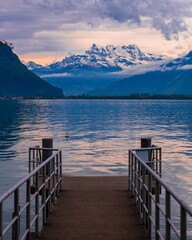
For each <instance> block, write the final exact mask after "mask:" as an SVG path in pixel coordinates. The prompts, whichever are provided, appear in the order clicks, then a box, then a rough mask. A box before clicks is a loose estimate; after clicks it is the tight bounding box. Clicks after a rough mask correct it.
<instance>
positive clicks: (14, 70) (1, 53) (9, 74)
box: [0, 41, 63, 97]
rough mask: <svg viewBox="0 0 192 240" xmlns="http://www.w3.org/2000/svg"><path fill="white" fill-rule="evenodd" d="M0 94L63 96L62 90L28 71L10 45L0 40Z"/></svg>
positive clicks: (10, 95) (12, 95)
mask: <svg viewBox="0 0 192 240" xmlns="http://www.w3.org/2000/svg"><path fill="white" fill-rule="evenodd" d="M0 95H1V96H9V97H63V92H62V90H61V89H59V88H57V87H54V86H52V85H50V84H49V83H47V82H46V81H44V80H43V79H41V78H40V77H38V76H37V75H35V74H34V73H33V72H31V71H29V70H28V69H27V67H26V66H25V65H24V64H22V63H21V62H20V60H19V58H18V57H17V55H16V54H14V53H13V51H12V48H11V46H9V45H7V44H6V43H4V42H2V41H0Z"/></svg>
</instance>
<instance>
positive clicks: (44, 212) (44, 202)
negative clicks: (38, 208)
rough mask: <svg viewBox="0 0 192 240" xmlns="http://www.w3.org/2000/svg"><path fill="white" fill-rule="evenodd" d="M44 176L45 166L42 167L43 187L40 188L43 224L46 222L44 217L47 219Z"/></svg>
mask: <svg viewBox="0 0 192 240" xmlns="http://www.w3.org/2000/svg"><path fill="white" fill-rule="evenodd" d="M45 176H46V166H44V167H43V172H42V178H43V179H42V182H43V184H44V186H43V188H42V205H43V206H44V207H43V213H42V214H43V225H45V223H46V219H47V215H46V214H47V204H46V186H45V180H46V178H45Z"/></svg>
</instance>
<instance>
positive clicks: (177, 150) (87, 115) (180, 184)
mask: <svg viewBox="0 0 192 240" xmlns="http://www.w3.org/2000/svg"><path fill="white" fill-rule="evenodd" d="M0 116H1V118H0V131H1V134H0V141H1V145H0V151H1V154H0V164H1V168H0V174H1V182H5V183H6V184H7V179H6V178H3V177H2V176H3V174H4V172H5V169H6V170H7V169H9V172H10V175H11V176H12V179H11V180H10V181H13V180H14V178H15V176H16V178H19V177H21V176H22V175H24V174H25V173H26V172H27V156H28V155H27V150H28V147H29V146H34V145H38V144H40V143H41V139H42V138H44V137H53V138H54V142H55V146H57V147H58V148H61V149H62V150H63V156H64V158H63V170H64V173H65V174H76V175H103V174H105V175H107V174H108V175H111V174H113V175H124V174H127V149H128V148H135V147H138V146H139V139H140V138H141V137H146V136H147V137H152V138H153V143H154V144H156V145H158V146H161V147H162V148H163V177H164V178H165V179H166V181H167V182H169V183H170V184H171V185H172V186H173V187H174V188H175V189H176V191H180V193H181V195H186V194H187V193H188V194H187V199H188V201H189V202H190V201H191V196H192V190H191V188H190V186H191V170H192V161H191V158H192V146H191V143H192V122H191V119H192V102H191V101H123V100H121V101H120V100H119V101H111V100H94V101H86V100H81V101H80V100H79V101H78V100H77V101H75V100H67V101H66V100H25V101H24V100H23V101H22V100H20V101H10V100H8V101H3V100H1V101H0ZM67 133H68V134H69V136H70V138H69V140H68V141H67V140H66V138H65V136H66V134H67ZM8 160H9V161H10V162H11V161H12V162H13V161H14V166H13V165H12V164H10V163H9V161H8ZM3 188H4V187H3Z"/></svg>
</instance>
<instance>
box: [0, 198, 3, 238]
mask: <svg viewBox="0 0 192 240" xmlns="http://www.w3.org/2000/svg"><path fill="white" fill-rule="evenodd" d="M2 239H3V203H2V202H1V203H0V240H2Z"/></svg>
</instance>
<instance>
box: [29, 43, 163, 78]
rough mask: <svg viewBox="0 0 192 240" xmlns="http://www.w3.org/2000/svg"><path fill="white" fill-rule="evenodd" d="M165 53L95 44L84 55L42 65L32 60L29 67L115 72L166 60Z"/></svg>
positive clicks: (34, 69)
mask: <svg viewBox="0 0 192 240" xmlns="http://www.w3.org/2000/svg"><path fill="white" fill-rule="evenodd" d="M166 58H167V57H166V56H163V55H154V54H151V53H144V52H142V51H141V50H140V49H139V48H138V47H137V46H136V45H128V46H113V45H107V46H105V47H102V46H98V45H96V44H93V45H92V47H91V48H90V49H89V50H87V51H86V52H85V54H83V55H72V56H70V57H66V58H64V59H63V60H62V61H61V62H56V63H53V64H51V65H49V66H46V67H42V66H41V65H36V64H35V63H33V62H31V64H28V65H27V67H28V68H29V67H30V69H31V70H33V71H35V72H36V73H61V72H78V71H85V70H86V71H97V72H98V71H99V72H103V71H104V72H115V71H122V70H123V69H127V68H129V67H130V66H134V65H142V64H148V63H153V62H159V61H162V60H165V59H166Z"/></svg>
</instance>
